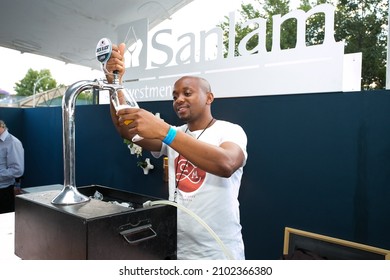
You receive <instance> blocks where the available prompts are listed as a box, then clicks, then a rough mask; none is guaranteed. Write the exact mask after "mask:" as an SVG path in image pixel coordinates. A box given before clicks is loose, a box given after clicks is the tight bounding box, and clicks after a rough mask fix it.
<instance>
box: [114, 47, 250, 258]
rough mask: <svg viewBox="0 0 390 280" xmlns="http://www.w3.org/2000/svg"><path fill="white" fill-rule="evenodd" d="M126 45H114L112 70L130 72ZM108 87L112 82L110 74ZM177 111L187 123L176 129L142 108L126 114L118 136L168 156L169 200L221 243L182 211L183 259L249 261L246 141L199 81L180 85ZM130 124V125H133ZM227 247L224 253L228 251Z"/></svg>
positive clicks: (118, 118) (120, 117)
mask: <svg viewBox="0 0 390 280" xmlns="http://www.w3.org/2000/svg"><path fill="white" fill-rule="evenodd" d="M124 50H125V45H124V44H120V45H119V46H116V45H114V46H113V53H112V55H111V58H110V60H109V61H108V63H107V69H108V71H110V72H112V71H114V70H117V71H118V72H119V80H120V81H121V79H122V76H123V74H124V72H125V66H124V56H123V54H124ZM107 79H108V81H109V82H112V77H111V76H110V75H107ZM172 96H173V109H174V110H175V112H176V114H177V116H178V117H179V119H180V120H182V121H183V122H184V123H185V124H184V125H182V126H180V127H174V126H171V125H169V124H168V123H166V122H164V120H162V119H160V118H158V117H156V116H154V115H153V114H152V113H151V112H148V111H146V110H143V109H122V110H120V111H118V113H116V112H115V109H114V108H113V106H112V105H111V116H112V120H113V123H114V125H115V127H116V128H117V130H118V132H119V134H120V135H121V136H122V137H123V138H126V139H132V137H133V136H134V135H136V134H138V135H140V136H141V137H143V138H144V139H143V140H141V141H138V142H137V145H140V146H141V147H142V148H144V149H147V150H149V151H151V152H152V154H153V155H154V156H155V157H159V156H162V155H166V156H168V161H169V200H171V201H175V202H177V203H178V204H180V205H182V206H184V207H185V208H187V209H189V210H190V211H192V212H193V213H195V214H196V215H197V216H198V217H199V218H200V219H201V220H203V222H205V223H206V224H207V225H208V226H209V227H210V228H211V229H212V230H213V231H214V232H215V234H216V235H217V236H218V238H219V239H220V241H222V244H223V246H219V244H218V242H217V241H216V239H215V238H214V237H213V236H212V235H211V234H210V233H209V232H208V231H207V230H205V228H204V227H203V226H202V225H201V224H200V223H199V222H198V221H196V220H195V219H194V218H193V217H192V216H191V215H189V214H188V213H185V212H183V211H182V210H180V208H179V210H178V213H177V214H178V219H177V227H178V231H177V238H178V241H177V258H178V259H193V260H194V259H228V258H234V259H245V254H244V243H243V239H242V234H241V224H240V212H239V202H238V194H239V188H240V183H241V177H242V173H243V167H244V165H245V163H246V160H247V151H246V145H247V137H246V134H245V132H244V130H243V129H242V128H241V127H240V126H239V125H237V124H233V123H230V122H227V121H222V120H217V119H215V118H214V117H213V116H212V113H211V104H212V102H213V101H214V95H213V93H212V91H211V88H210V85H209V83H208V82H207V81H206V80H205V79H203V78H200V77H194V76H185V77H182V78H180V79H179V80H177V81H176V82H175V85H174V89H173V93H172ZM129 122H130V123H129ZM224 248H225V249H224Z"/></svg>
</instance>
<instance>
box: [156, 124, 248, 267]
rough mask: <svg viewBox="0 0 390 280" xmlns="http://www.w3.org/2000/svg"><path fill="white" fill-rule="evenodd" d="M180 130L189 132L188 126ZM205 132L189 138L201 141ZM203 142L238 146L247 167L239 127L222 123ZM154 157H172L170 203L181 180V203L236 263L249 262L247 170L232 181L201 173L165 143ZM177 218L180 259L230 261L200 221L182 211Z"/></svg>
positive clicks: (241, 170) (234, 176) (245, 143)
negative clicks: (244, 221)
mask: <svg viewBox="0 0 390 280" xmlns="http://www.w3.org/2000/svg"><path fill="white" fill-rule="evenodd" d="M177 129H179V130H182V131H184V132H185V131H186V130H187V125H183V126H181V127H178V128H177ZM202 131H203V130H198V131H192V132H190V131H189V130H188V131H187V134H189V135H191V136H192V137H194V138H198V137H199V135H200V134H201V133H202ZM199 140H200V141H203V142H207V143H209V144H212V145H215V146H219V145H221V144H222V143H223V142H234V143H236V144H237V145H239V146H240V147H241V149H242V151H243V152H244V155H245V161H244V163H243V166H244V165H245V163H246V159H247V152H246V145H247V137H246V134H245V132H244V130H243V129H242V128H241V127H240V126H239V125H236V124H233V123H230V122H227V121H221V120H218V121H216V122H215V123H214V124H213V125H212V126H210V127H209V128H207V129H206V130H205V131H204V132H203V133H202V135H200V137H199ZM152 154H153V156H155V157H159V156H161V155H167V156H168V162H169V200H171V201H173V200H174V193H175V189H176V180H175V179H176V178H178V179H179V178H180V179H179V183H178V195H177V203H179V204H181V205H183V206H184V207H186V208H188V209H189V210H191V211H192V212H194V213H195V214H196V215H198V216H199V217H200V218H201V219H202V220H203V221H204V222H205V223H206V224H207V225H208V226H209V227H210V228H211V229H212V230H213V231H214V232H215V233H216V234H217V235H218V237H219V238H220V239H221V241H222V242H223V244H224V245H225V246H226V248H227V249H228V251H230V254H232V256H233V258H234V259H245V254H244V243H243V240H242V235H241V224H240V212H239V202H238V194H239V189H240V183H241V177H242V173H243V166H241V167H240V168H239V169H237V171H236V172H235V173H234V174H233V175H232V176H230V177H229V178H223V177H219V176H215V175H213V174H210V173H206V172H205V171H203V170H201V169H198V168H197V167H196V166H194V165H193V164H192V163H190V162H187V160H186V159H185V158H183V157H182V156H180V159H179V162H177V160H178V155H179V154H178V153H177V152H176V151H175V150H173V149H172V148H170V147H169V146H167V145H165V144H164V143H163V146H162V149H161V151H160V153H158V152H157V153H156V152H154V153H152ZM205 156H207V155H205ZM176 168H177V171H176ZM177 215H178V218H177V239H178V240H177V258H178V259H192V260H195V259H219V260H221V259H227V258H228V257H227V255H226V252H225V251H224V250H223V249H222V247H221V246H220V244H219V243H218V242H217V241H216V240H215V238H214V237H213V236H212V235H211V234H210V233H209V232H208V231H207V230H206V229H205V228H204V227H203V226H202V225H201V224H200V223H199V222H198V221H196V220H195V219H194V218H193V217H192V216H190V215H188V214H187V213H185V212H184V211H182V210H180V209H179V210H178V212H177Z"/></svg>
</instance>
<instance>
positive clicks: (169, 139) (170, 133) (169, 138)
mask: <svg viewBox="0 0 390 280" xmlns="http://www.w3.org/2000/svg"><path fill="white" fill-rule="evenodd" d="M175 137H176V129H174V128H173V127H172V126H170V127H169V130H168V133H167V136H165V138H164V140H162V141H163V142H164V143H165V144H167V145H170V144H171V143H172V141H173V139H175Z"/></svg>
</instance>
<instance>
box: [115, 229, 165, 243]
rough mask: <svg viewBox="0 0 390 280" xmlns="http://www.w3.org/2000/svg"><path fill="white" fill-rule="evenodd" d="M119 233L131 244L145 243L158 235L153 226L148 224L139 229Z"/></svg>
mask: <svg viewBox="0 0 390 280" xmlns="http://www.w3.org/2000/svg"><path fill="white" fill-rule="evenodd" d="M119 233H120V234H121V235H122V236H123V238H124V239H125V240H126V241H127V242H128V243H130V244H134V243H137V242H141V241H145V240H148V239H151V238H154V237H156V236H157V233H156V232H155V231H154V230H153V229H152V225H151V224H146V225H142V226H139V227H135V228H131V229H126V230H123V231H120V232H119Z"/></svg>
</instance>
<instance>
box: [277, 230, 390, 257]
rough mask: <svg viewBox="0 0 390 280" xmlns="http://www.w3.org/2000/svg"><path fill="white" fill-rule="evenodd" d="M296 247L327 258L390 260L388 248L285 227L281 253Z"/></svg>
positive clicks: (285, 253) (290, 251)
mask: <svg viewBox="0 0 390 280" xmlns="http://www.w3.org/2000/svg"><path fill="white" fill-rule="evenodd" d="M298 248H299V249H303V250H307V251H310V252H313V253H315V254H317V255H318V256H321V257H323V258H324V259H329V260H331V259H336V260H358V259H360V260H390V250H385V249H381V248H377V247H373V246H368V245H364V244H360V243H356V242H351V241H347V240H343V239H339V238H334V237H330V236H326V235H321V234H317V233H312V232H308V231H303V230H299V229H294V228H290V227H286V228H285V231H284V246H283V255H284V256H286V255H289V254H292V252H293V251H294V250H296V249H298Z"/></svg>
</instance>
